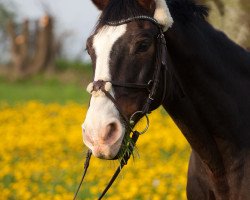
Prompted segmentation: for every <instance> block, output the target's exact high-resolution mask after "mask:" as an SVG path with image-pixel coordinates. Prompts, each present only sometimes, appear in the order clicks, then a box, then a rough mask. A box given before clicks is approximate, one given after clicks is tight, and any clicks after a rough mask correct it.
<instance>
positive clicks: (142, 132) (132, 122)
mask: <svg viewBox="0 0 250 200" xmlns="http://www.w3.org/2000/svg"><path fill="white" fill-rule="evenodd" d="M142 113H143V112H142V111H136V112H135V113H134V114H133V115H131V117H130V120H129V122H130V125H132V126H134V125H135V122H134V120H133V118H134V117H135V116H136V115H138V114H142ZM143 117H146V120H147V125H146V127H145V128H144V129H143V130H142V131H141V132H139V131H137V132H138V133H139V135H142V134H144V133H146V132H147V130H148V128H149V118H148V115H147V114H145V115H144V116H143ZM143 117H142V118H143Z"/></svg>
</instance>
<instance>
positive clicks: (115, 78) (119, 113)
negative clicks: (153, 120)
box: [82, 0, 250, 200]
mask: <svg viewBox="0 0 250 200" xmlns="http://www.w3.org/2000/svg"><path fill="white" fill-rule="evenodd" d="M92 2H93V3H94V4H95V6H96V7H97V8H98V9H99V10H101V15H100V18H99V20H98V23H97V25H96V28H95V30H94V31H93V34H92V35H91V36H90V37H89V38H88V40H87V45H86V49H87V51H88V53H89V55H90V57H91V60H92V63H93V71H94V82H93V83H91V84H90V85H89V86H88V91H89V92H90V93H91V94H92V97H91V99H90V104H89V109H88V111H87V114H86V118H85V121H84V123H83V125H82V127H83V140H84V143H85V144H86V146H87V147H88V148H89V149H91V151H92V153H93V155H94V156H96V157H98V158H101V159H117V158H118V157H119V155H120V151H121V149H122V148H123V146H124V141H125V140H126V138H127V135H128V134H129V132H130V130H128V129H129V128H131V127H130V126H129V125H128V123H130V122H129V119H131V117H134V116H135V115H136V117H135V119H134V120H133V123H136V122H138V121H139V120H140V118H142V117H144V116H145V114H147V113H150V112H151V111H153V110H155V109H157V108H158V107H159V106H160V105H162V106H163V107H164V109H165V110H166V111H167V112H168V114H169V115H170V117H171V118H172V119H173V120H174V122H175V123H176V125H177V126H178V128H179V129H180V130H181V132H182V133H183V135H184V136H185V138H186V139H187V141H188V142H189V144H190V146H191V148H192V153H191V156H190V161H189V169H188V175H187V176H188V177H187V189H186V192H187V199H189V200H215V199H216V200H246V199H249V197H250V189H249V185H250V92H249V88H250V53H249V52H248V51H247V50H245V49H244V48H242V47H240V46H239V45H237V44H235V43H234V42H233V41H232V40H230V39H229V38H228V37H227V36H226V35H225V34H224V33H223V32H221V31H219V30H216V29H215V28H214V27H213V26H212V25H210V24H209V22H208V21H207V20H206V19H207V16H208V14H209V10H208V8H207V7H206V6H203V5H200V4H198V3H197V2H195V1H194V0H167V1H165V0H126V1H125V0H92ZM157 24H159V25H160V28H161V29H162V33H160V34H159V27H158V26H157ZM159 38H160V39H159ZM162 44H163V45H162ZM162 46H165V47H167V48H165V50H164V48H162ZM159 49H161V50H159ZM164 60H166V62H164ZM159 63H160V64H159ZM162 63H163V64H162ZM164 63H165V64H164ZM159 65H162V66H163V67H162V66H160V69H159ZM162 68H164V69H162ZM156 74H157V75H156ZM152 91H153V92H152ZM152 93H153V95H152ZM140 111H141V112H140ZM142 111H143V112H142ZM138 113H139V114H138Z"/></svg>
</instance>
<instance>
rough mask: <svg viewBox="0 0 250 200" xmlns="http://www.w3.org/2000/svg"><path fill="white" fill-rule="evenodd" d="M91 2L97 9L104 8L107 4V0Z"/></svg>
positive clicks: (93, 0)
mask: <svg viewBox="0 0 250 200" xmlns="http://www.w3.org/2000/svg"><path fill="white" fill-rule="evenodd" d="M92 2H93V3H94V4H95V6H96V7H97V8H98V9H99V10H104V8H106V6H107V5H108V3H109V0H92Z"/></svg>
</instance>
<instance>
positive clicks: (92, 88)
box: [74, 16, 168, 200]
mask: <svg viewBox="0 0 250 200" xmlns="http://www.w3.org/2000/svg"><path fill="white" fill-rule="evenodd" d="M138 20H145V21H150V22H152V23H153V24H154V25H156V26H157V27H158V29H159V33H158V35H157V52H156V61H155V71H154V75H153V78H152V80H150V81H149V82H148V83H146V84H138V83H121V82H115V81H104V80H98V81H94V82H92V83H90V84H89V86H88V89H87V90H88V91H89V92H90V93H91V94H92V95H93V96H94V95H97V94H98V93H100V92H101V93H102V94H104V95H105V96H106V97H107V98H108V99H110V101H112V102H113V104H114V105H115V107H116V108H117V110H118V112H119V114H120V116H121V118H122V120H123V121H124V123H125V125H126V128H127V130H129V131H130V133H132V136H131V140H132V145H131V144H126V146H127V148H128V149H129V153H126V154H124V155H123V157H122V159H121V164H120V166H119V167H118V168H117V170H116V171H115V173H114V175H113V176H112V178H111V179H110V181H109V183H108V185H107V186H106V188H105V189H104V191H103V192H102V194H101V195H100V197H99V198H98V200H101V199H102V198H103V197H104V196H105V194H106V193H107V191H108V190H109V188H110V187H111V186H112V184H113V183H114V181H115V180H116V178H117V176H118V175H119V173H120V172H121V170H122V168H123V167H124V166H125V165H126V164H127V162H128V160H129V159H130V157H131V155H132V152H133V150H134V147H135V145H136V142H137V140H138V138H139V136H140V135H141V134H143V133H145V132H146V131H147V130H148V127H149V119H148V116H147V115H148V114H149V113H150V112H151V110H150V105H151V104H152V102H153V101H154V98H155V96H156V92H157V90H158V88H159V83H160V77H161V76H162V75H163V81H164V83H163V84H164V89H163V94H162V99H161V104H162V102H163V101H164V100H165V98H166V76H167V70H168V69H167V57H166V56H167V54H166V50H167V49H166V48H167V47H166V41H165V37H164V34H163V30H162V27H161V26H160V24H159V23H158V22H157V21H156V20H155V19H154V18H152V17H149V16H137V17H133V18H128V19H125V20H121V21H119V22H107V23H106V24H107V25H109V26H119V25H122V24H126V23H129V22H132V21H138ZM111 86H114V87H125V88H133V89H144V90H145V91H146V92H148V93H149V95H148V98H147V100H146V102H145V104H144V106H143V108H142V110H141V111H136V112H135V113H134V114H133V115H132V116H131V117H130V119H129V120H128V119H127V117H126V115H125V114H124V113H123V112H122V110H121V108H120V107H119V105H118V103H117V102H116V100H115V99H114V97H113V96H112V95H111V94H110V92H109V90H110V89H111ZM138 115H139V116H141V117H146V120H147V126H146V128H145V129H144V130H143V131H142V132H138V131H136V130H135V131H134V130H133V127H134V126H135V119H134V118H135V117H136V116H138ZM91 155H92V152H91V150H88V153H87V156H86V161H85V164H84V172H83V176H82V179H81V182H80V185H79V186H78V189H77V191H76V193H75V196H74V200H76V198H77V194H78V192H79V190H80V188H81V185H82V183H83V180H84V178H85V175H86V173H87V170H88V166H89V163H90V158H91Z"/></svg>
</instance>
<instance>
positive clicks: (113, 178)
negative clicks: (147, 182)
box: [98, 131, 140, 200]
mask: <svg viewBox="0 0 250 200" xmlns="http://www.w3.org/2000/svg"><path fill="white" fill-rule="evenodd" d="M139 136H140V133H139V132H137V131H134V132H133V135H132V141H133V146H131V145H130V146H129V149H130V151H129V153H128V154H126V155H124V156H123V159H122V161H121V165H120V166H119V167H118V168H117V170H116V172H115V173H114V175H113V176H112V178H111V179H110V181H109V183H108V185H107V186H106V188H105V189H104V190H103V192H102V194H101V195H100V197H99V198H98V200H101V199H102V198H103V197H104V196H105V194H106V193H107V191H108V190H109V188H110V187H111V186H112V185H113V183H114V181H115V180H116V178H117V176H118V175H119V174H120V172H121V171H122V168H123V167H124V166H125V165H127V162H128V160H129V158H130V156H131V155H132V152H133V150H134V147H135V144H136V142H137V140H138V138H139Z"/></svg>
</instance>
